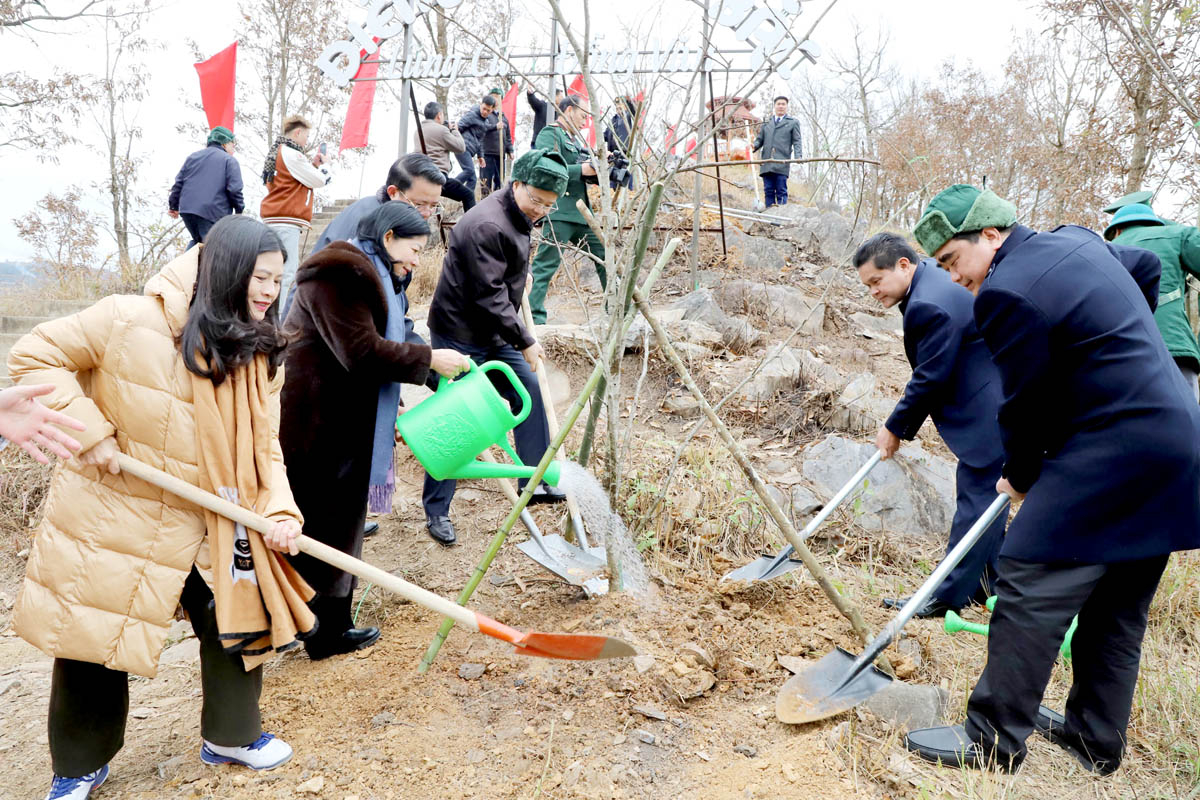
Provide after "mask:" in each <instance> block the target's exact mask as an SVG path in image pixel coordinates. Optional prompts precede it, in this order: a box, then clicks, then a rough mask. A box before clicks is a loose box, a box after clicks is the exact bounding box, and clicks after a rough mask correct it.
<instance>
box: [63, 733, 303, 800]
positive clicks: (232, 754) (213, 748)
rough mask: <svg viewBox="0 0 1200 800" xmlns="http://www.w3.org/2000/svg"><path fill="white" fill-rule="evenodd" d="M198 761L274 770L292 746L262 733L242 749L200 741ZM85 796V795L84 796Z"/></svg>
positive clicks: (285, 757)
mask: <svg viewBox="0 0 1200 800" xmlns="http://www.w3.org/2000/svg"><path fill="white" fill-rule="evenodd" d="M201 741H203V742H204V746H203V747H201V748H200V760H201V761H203V762H204V763H205V764H241V765H242V766H243V767H249V768H250V769H256V770H263V769H275V768H276V767H278V766H282V765H283V764H286V763H287V761H288V759H290V758H291V757H292V746H291V745H290V744H288V743H287V742H285V741H283V740H282V739H276V738H275V736H274V735H272V734H270V733H264V734H263V735H262V736H259V737H258V738H257V739H255V740H254V741H253V742H251V743H250V744H248V745H245V746H244V747H222V746H221V745H219V744H213V743H212V742H210V741H208V740H207V739H202V740H201ZM85 796H86V795H85Z"/></svg>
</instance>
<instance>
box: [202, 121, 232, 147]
mask: <svg viewBox="0 0 1200 800" xmlns="http://www.w3.org/2000/svg"><path fill="white" fill-rule="evenodd" d="M232 141H233V131H231V130H229V128H226V127H225V126H224V125H218V126H217V127H215V128H213V129H212V131H211V132H209V134H208V144H229V143H230V142H232Z"/></svg>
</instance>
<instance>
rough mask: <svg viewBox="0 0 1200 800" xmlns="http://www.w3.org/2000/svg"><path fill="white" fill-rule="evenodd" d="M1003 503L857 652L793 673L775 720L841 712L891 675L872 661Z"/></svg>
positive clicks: (1001, 501) (998, 504) (996, 504)
mask: <svg viewBox="0 0 1200 800" xmlns="http://www.w3.org/2000/svg"><path fill="white" fill-rule="evenodd" d="M1007 505H1008V495H1006V494H1001V495H997V496H996V499H995V500H993V501H992V504H991V505H990V506H988V509H987V511H985V512H983V516H982V517H980V518H979V520H978V521H977V522H976V523H975V524H974V525H972V526H971V529H970V530H969V531H967V533H966V535H965V536H963V538H962V539H961V540H960V541H959V543H958V544H956V545H955V546H954V549H953V550H951V551H950V552H949V553H947V554H946V557H945V558H944V559H942V563H940V564H938V566H937V569H935V570H934V571H933V574H932V575H930V576H929V578H928V579H927V580H926V581H925V582H924V583H923V584H921V588H920V589H918V590H917V591H916V592H915V593H914V594H913V596H912V597H910V598H909V600H908V602H907V603H905V604H904V608H902V609H900V613H899V614H897V615H896V617H895V619H893V620H892V621H891V622H889V623H888V625H887V627H886V628H884V629H883V632H882V633H880V634H879V635H878V636H876V637H875V639H874V640H872V641H871V643H870V644H869V645H867V648H866V649H865V650H864V651H863V654H862V655H861V656H859V657H858V658H855V657H854V656H853V655H852V654H851V653H848V652H846V651H845V650H843V649H842V648H840V647H839V648H838V649H836V650H834V651H833V652H832V653H830V654H829V655H827V656H825V657H824V658H822V659H821V660H820V661H818V662H817V663H816V664H814V665H813V666H811V667H809V668H808V669H806V670H804V671H803V672H799V673H797V674H795V675H793V676H792V677H791V678H789V679H788V682H787V683H785V684H784V685H783V689H781V690H780V692H779V696H778V697H776V698H775V716H776V717H777V718H778V719H779V721H780V722H788V723H793V724H794V723H800V722H816V721H817V720H819V719H825V718H826V717H832V716H834V715H835V714H840V713H841V712H843V711H847V710H849V709H851V708H853V707H854V706H856V705H858V704H859V703H861V702H862V701H864V700H866V699H867V698H868V697H870V696H871V695H873V694H875V693H876V692H878V691H880V690H881V689H883V688H884V687H886V686H887V685H888V684H889V683H891V682H892V678H891V676H889V675H887V674H886V673H884V672H883V671H881V670H879V669H878V668H877V667H875V665H874V663H873V662H874V661H875V659H876V658H878V657H879V654H880V653H882V652H883V651H884V650H885V649H887V646H888V645H889V644H891V643H892V640H893V639H895V638H896V636H897V635H899V633H900V629H901V628H903V627H904V626H905V625H906V624H907V623H908V621H909V620H910V619H912V618H913V615H914V614H916V613H917V611H918V610H919V609H920V608H921V607H922V606H924V605H925V603H926V602H928V601H929V598H930V597H931V596H932V595H933V593H934V591H935V590H936V589H937V588H938V587H939V586H941V585H942V581H944V580H945V579H946V576H947V575H949V574H950V570H952V569H954V568H955V567H956V566H958V562H960V561H962V560H963V557H964V556H965V555H966V554H967V551H969V550H970V549H971V548H972V547H974V546H975V543H976V542H977V541H979V537H981V536H982V535H983V532H984V531H985V530H987V528H988V526H990V525H991V524H992V522H993V521H994V520H995V519H996V517H997V516H999V515H1000V512H1002V511H1003V510H1004V508H1005V506H1007Z"/></svg>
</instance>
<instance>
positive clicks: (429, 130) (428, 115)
mask: <svg viewBox="0 0 1200 800" xmlns="http://www.w3.org/2000/svg"><path fill="white" fill-rule="evenodd" d="M422 137H423V138H422ZM422 146H424V150H425V155H427V156H429V157H430V158H431V159H433V163H434V164H437V168H438V169H440V170H441V171H442V174H443V175H445V176H446V182H445V183H444V184H442V197H446V198H449V199H451V200H457V201H458V202H460V203H462V207H463V211H470V210H471V208H472V207H474V205H475V191H474V190H473V189H471V188H469V187H467V186H466V185H464V184H462V183H459V182H458V181H457V180H455V179H454V178H452V177H450V170H451V166H450V154H451V153H454V154H455V155H457V154H459V153H465V152H466V149H467V145H466V142H465V141H464V140H463V135H462V134H461V133H459V131H458V125H456V124H455V123H454V122H446V115H445V112H444V111H443V110H442V106H441V104H440V103H436V102H434V103H426V104H425V119H423V120H422V121H421V130H420V131H413V150H414V151H419V150H421V149H422Z"/></svg>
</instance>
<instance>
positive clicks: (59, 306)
mask: <svg viewBox="0 0 1200 800" xmlns="http://www.w3.org/2000/svg"><path fill="white" fill-rule="evenodd" d="M95 302H96V301H95V300H30V301H29V302H28V303H25V304H23V305H22V306H21V314H20V315H19V316H29V317H48V318H50V319H55V318H57V317H65V316H67V315H69V314H75V313H78V312H80V311H83V310H84V309H85V308H88V307H89V306H91V305H92V304H93V303H95Z"/></svg>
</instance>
